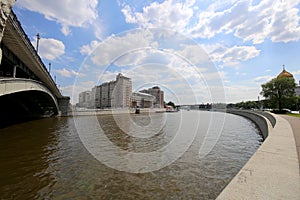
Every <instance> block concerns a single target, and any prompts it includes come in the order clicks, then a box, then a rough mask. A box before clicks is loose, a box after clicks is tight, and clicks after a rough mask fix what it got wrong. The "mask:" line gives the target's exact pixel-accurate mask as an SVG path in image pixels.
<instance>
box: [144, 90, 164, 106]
mask: <svg viewBox="0 0 300 200" xmlns="http://www.w3.org/2000/svg"><path fill="white" fill-rule="evenodd" d="M140 92H142V93H146V94H151V95H152V96H154V97H155V101H154V102H153V106H154V107H155V108H163V107H164V91H162V90H161V89H160V88H159V87H158V86H154V87H152V88H148V89H144V90H141V91H140Z"/></svg>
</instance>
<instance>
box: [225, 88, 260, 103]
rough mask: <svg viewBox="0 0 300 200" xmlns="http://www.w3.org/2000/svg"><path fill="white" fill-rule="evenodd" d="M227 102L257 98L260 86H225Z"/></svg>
mask: <svg viewBox="0 0 300 200" xmlns="http://www.w3.org/2000/svg"><path fill="white" fill-rule="evenodd" d="M224 89H225V94H226V102H227V103H236V102H241V101H249V100H257V97H258V96H259V93H260V89H261V88H260V87H257V86H255V87H252V86H247V85H241V84H240V85H235V86H225V87H224Z"/></svg>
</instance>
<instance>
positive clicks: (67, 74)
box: [55, 68, 84, 78]
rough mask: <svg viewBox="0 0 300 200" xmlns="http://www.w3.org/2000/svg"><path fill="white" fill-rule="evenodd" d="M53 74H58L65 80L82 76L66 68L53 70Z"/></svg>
mask: <svg viewBox="0 0 300 200" xmlns="http://www.w3.org/2000/svg"><path fill="white" fill-rule="evenodd" d="M55 72H57V73H58V74H60V75H61V76H63V77H67V78H70V77H72V76H78V77H82V76H84V75H83V74H82V73H79V72H76V71H74V70H68V69H66V68H63V69H57V70H55Z"/></svg>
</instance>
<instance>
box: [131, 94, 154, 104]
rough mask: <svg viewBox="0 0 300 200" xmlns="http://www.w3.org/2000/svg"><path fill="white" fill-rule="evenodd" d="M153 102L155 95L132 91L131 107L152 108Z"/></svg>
mask: <svg viewBox="0 0 300 200" xmlns="http://www.w3.org/2000/svg"><path fill="white" fill-rule="evenodd" d="M154 102H155V96H152V95H151V94H146V93H142V92H133V93H132V107H137V106H139V107H140V108H152V107H153V103H154Z"/></svg>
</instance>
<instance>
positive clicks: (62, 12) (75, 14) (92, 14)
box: [16, 0, 98, 35]
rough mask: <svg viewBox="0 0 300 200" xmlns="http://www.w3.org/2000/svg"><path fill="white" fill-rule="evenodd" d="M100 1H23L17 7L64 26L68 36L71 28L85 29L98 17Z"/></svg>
mask: <svg viewBox="0 0 300 200" xmlns="http://www.w3.org/2000/svg"><path fill="white" fill-rule="evenodd" d="M97 5H98V0H85V1H82V0H72V1H71V0H64V1H61V0H51V1H39V0H22V1H17V2H16V6H19V7H21V8H25V9H27V10H30V11H34V12H38V13H40V14H42V15H44V16H45V18H46V19H48V20H51V21H55V22H57V23H59V24H61V25H62V33H63V34H65V35H68V34H69V33H70V29H69V27H72V26H73V27H84V26H85V25H86V24H91V23H92V22H93V21H94V20H95V19H97V17H98V13H97V10H96V8H97Z"/></svg>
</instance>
